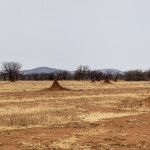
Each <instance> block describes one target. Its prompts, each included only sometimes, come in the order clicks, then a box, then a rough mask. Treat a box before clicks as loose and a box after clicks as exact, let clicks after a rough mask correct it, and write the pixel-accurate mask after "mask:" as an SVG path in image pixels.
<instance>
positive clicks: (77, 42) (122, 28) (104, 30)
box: [0, 0, 150, 71]
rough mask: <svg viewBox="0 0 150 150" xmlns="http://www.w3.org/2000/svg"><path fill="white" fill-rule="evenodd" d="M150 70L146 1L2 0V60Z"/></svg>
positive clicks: (149, 9) (30, 65)
mask: <svg viewBox="0 0 150 150" xmlns="http://www.w3.org/2000/svg"><path fill="white" fill-rule="evenodd" d="M5 61H15V62H20V63H21V64H22V65H23V67H22V69H32V68H36V67H43V66H46V67H51V68H58V69H66V70H75V69H76V68H77V67H78V66H79V65H88V66H89V67H90V68H91V69H93V70H94V69H104V68H114V69H119V70H122V71H126V70H131V69H142V70H147V69H150V0H13V1H12V0H0V64H1V63H2V62H5Z"/></svg>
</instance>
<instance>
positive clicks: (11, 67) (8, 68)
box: [2, 62, 22, 82]
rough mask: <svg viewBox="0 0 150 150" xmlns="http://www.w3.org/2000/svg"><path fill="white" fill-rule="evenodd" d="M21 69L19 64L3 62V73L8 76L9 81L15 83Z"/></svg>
mask: <svg viewBox="0 0 150 150" xmlns="http://www.w3.org/2000/svg"><path fill="white" fill-rule="evenodd" d="M21 67H22V65H21V64H20V63H19V62H3V63H2V73H3V74H6V75H7V76H8V79H9V81H11V82H14V81H15V80H17V79H18V76H19V75H20V70H21Z"/></svg>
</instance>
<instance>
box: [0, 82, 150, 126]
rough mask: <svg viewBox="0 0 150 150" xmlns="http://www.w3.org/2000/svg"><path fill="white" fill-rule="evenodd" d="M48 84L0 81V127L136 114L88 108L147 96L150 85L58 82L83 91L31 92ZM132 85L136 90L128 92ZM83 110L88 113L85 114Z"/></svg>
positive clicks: (49, 123) (142, 83) (112, 104)
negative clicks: (96, 110)
mask: <svg viewBox="0 0 150 150" xmlns="http://www.w3.org/2000/svg"><path fill="white" fill-rule="evenodd" d="M51 84H52V82H46V81H43V82H40V81H39V82H29V81H26V82H15V83H10V82H0V85H1V86H0V95H1V98H0V104H1V105H2V107H0V115H1V121H0V128H6V127H8V128H10V127H15V126H16V127H17V128H18V127H22V126H34V125H35V126H36V125H40V126H42V125H51V124H57V123H61V124H63V123H65V122H69V121H79V122H81V121H83V120H84V121H89V122H95V121H98V120H101V119H108V118H116V117H123V116H128V115H137V114H138V113H140V112H136V113H134V114H133V112H124V113H112V112H106V113H105V112H93V108H91V110H89V108H90V107H91V106H92V107H106V108H107V107H113V106H114V107H115V105H116V104H121V103H122V102H123V101H130V100H133V99H134V100H136V99H137V100H138V99H142V98H144V97H147V96H148V94H149V93H148V91H149V86H150V84H149V83H145V82H117V83H116V84H113V85H107V86H103V87H102V86H101V84H100V83H94V84H92V83H89V82H77V81H67V82H65V81H62V82H61V85H63V86H64V87H71V88H73V89H84V90H83V91H79V92H78V91H72V92H65V91H63V92H49V93H40V94H39V93H38V92H37V93H36V92H34V91H38V90H41V89H44V88H48V87H49V86H50V85H51ZM135 87H136V88H138V89H139V90H137V92H136V91H134V92H131V91H132V89H134V88H135ZM142 89H143V90H142ZM112 90H113V92H112ZM28 91H30V92H28ZM32 91H33V92H34V93H32ZM120 91H123V92H120ZM139 91H140V92H139ZM5 93H6V94H5ZM57 93H59V94H57ZM36 94H37V95H36ZM18 97H19V98H18ZM69 101H70V102H69ZM13 103H14V104H13ZM28 103H31V104H28ZM144 108H145V106H143V109H144ZM86 111H88V114H87V113H85V112H86ZM60 114H61V115H60ZM83 118H84V119H83Z"/></svg>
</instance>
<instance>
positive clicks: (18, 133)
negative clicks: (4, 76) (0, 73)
mask: <svg viewBox="0 0 150 150" xmlns="http://www.w3.org/2000/svg"><path fill="white" fill-rule="evenodd" d="M52 83H53V82H52V81H18V82H8V81H1V82H0V150H126V149H129V150H150V81H142V82H125V81H118V82H113V81H112V84H102V81H101V82H90V81H59V83H60V84H61V85H62V86H63V87H67V88H70V89H71V90H61V91H51V90H44V89H47V88H49V87H50V86H51V85H52Z"/></svg>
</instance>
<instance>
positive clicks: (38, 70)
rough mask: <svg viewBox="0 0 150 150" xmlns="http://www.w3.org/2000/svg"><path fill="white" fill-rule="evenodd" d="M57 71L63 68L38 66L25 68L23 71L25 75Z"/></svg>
mask: <svg viewBox="0 0 150 150" xmlns="http://www.w3.org/2000/svg"><path fill="white" fill-rule="evenodd" d="M57 71H62V70H61V69H55V68H49V67H38V68H34V69H30V70H23V71H22V73H23V74H24V75H28V74H34V73H37V74H41V73H53V72H57Z"/></svg>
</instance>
